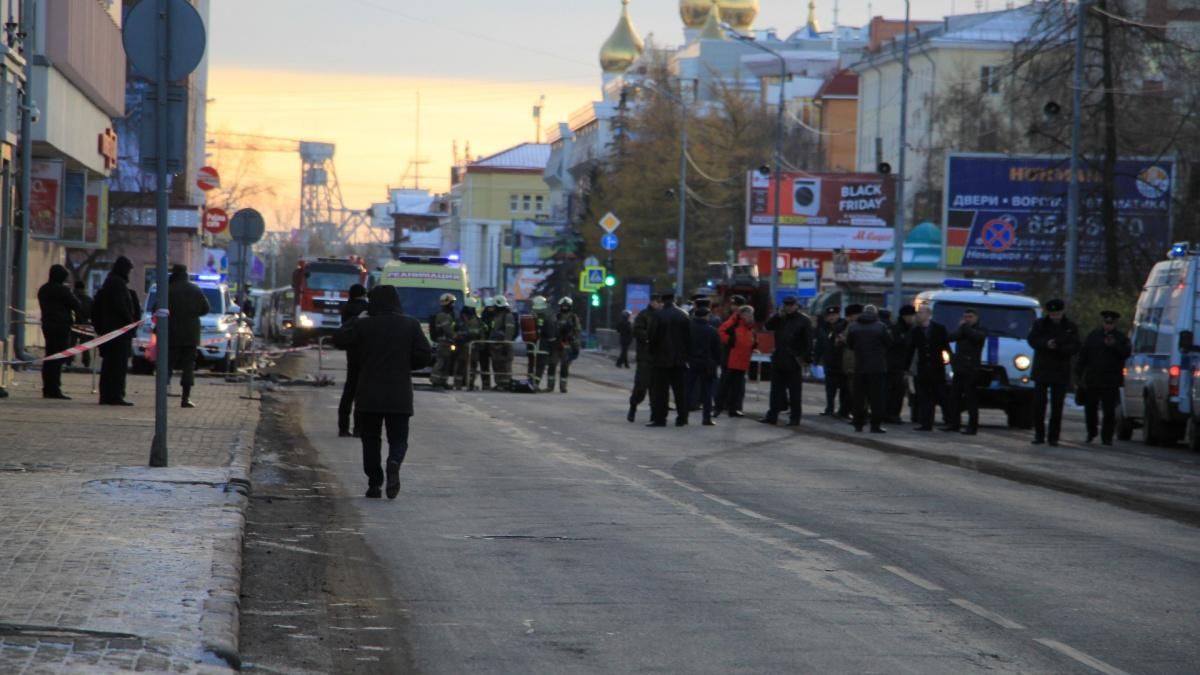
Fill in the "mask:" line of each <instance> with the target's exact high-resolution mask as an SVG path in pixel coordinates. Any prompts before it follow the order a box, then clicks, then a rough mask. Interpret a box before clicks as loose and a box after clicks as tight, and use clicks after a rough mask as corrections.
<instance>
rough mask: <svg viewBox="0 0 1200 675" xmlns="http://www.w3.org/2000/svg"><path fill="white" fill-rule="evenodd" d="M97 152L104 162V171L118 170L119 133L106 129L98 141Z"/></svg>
mask: <svg viewBox="0 0 1200 675" xmlns="http://www.w3.org/2000/svg"><path fill="white" fill-rule="evenodd" d="M96 152H97V153H99V154H100V157H101V158H102V159H103V160H104V170H105V171H112V170H113V169H115V168H117V132H115V131H113V130H112V129H105V130H104V131H102V132H101V133H100V135H99V137H97V139H96Z"/></svg>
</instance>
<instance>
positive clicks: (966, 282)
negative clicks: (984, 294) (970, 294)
mask: <svg viewBox="0 0 1200 675" xmlns="http://www.w3.org/2000/svg"><path fill="white" fill-rule="evenodd" d="M942 285H943V286H945V287H946V288H975V284H974V282H972V281H971V280H970V279H946V280H945V281H943V282H942Z"/></svg>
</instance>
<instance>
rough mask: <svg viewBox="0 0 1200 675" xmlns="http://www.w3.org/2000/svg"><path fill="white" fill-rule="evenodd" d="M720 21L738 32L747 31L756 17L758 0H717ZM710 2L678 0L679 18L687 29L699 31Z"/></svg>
mask: <svg viewBox="0 0 1200 675" xmlns="http://www.w3.org/2000/svg"><path fill="white" fill-rule="evenodd" d="M718 4H719V5H720V6H721V20H722V21H724V22H726V23H728V24H729V25H730V26H733V27H734V28H736V29H737V30H738V31H742V32H744V31H748V30H750V28H751V27H752V26H753V25H754V19H755V18H756V17H757V16H758V0H719V2H718ZM711 5H712V3H711V0H679V16H680V18H682V19H683V23H684V25H685V26H687V27H688V28H694V29H699V28H701V27H703V26H704V22H705V21H707V20H708V10H709V8H710V7H711Z"/></svg>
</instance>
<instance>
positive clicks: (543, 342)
mask: <svg viewBox="0 0 1200 675" xmlns="http://www.w3.org/2000/svg"><path fill="white" fill-rule="evenodd" d="M533 320H534V324H535V325H536V327H537V328H536V330H537V343H536V344H535V345H534V368H533V376H534V380H533V382H534V389H536V390H541V388H542V386H541V384H542V382H543V380H544V378H546V376H547V373H546V370H547V369H549V371H550V372H549V379H548V380H545V381H546V382H547V383H548V384H547V386H546V391H554V374H555V372H557V371H558V362H559V361H560V360H562V343H560V342H559V341H558V320H557V318H556V317H553V316H551V315H550V305H549V303H547V302H546V298H544V297H542V296H540V295H537V296H534V298H533Z"/></svg>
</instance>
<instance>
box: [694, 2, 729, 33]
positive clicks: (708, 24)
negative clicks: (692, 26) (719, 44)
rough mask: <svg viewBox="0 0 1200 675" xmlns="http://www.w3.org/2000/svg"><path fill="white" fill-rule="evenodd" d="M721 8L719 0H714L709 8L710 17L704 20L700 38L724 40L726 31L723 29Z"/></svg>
mask: <svg viewBox="0 0 1200 675" xmlns="http://www.w3.org/2000/svg"><path fill="white" fill-rule="evenodd" d="M720 15H721V8H720V5H718V4H717V0H712V5H710V6H709V9H708V18H707V19H705V21H704V28H703V29H701V30H700V35H699V36H697V37H698V39H700V40H724V39H725V31H723V30H721V16H720Z"/></svg>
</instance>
